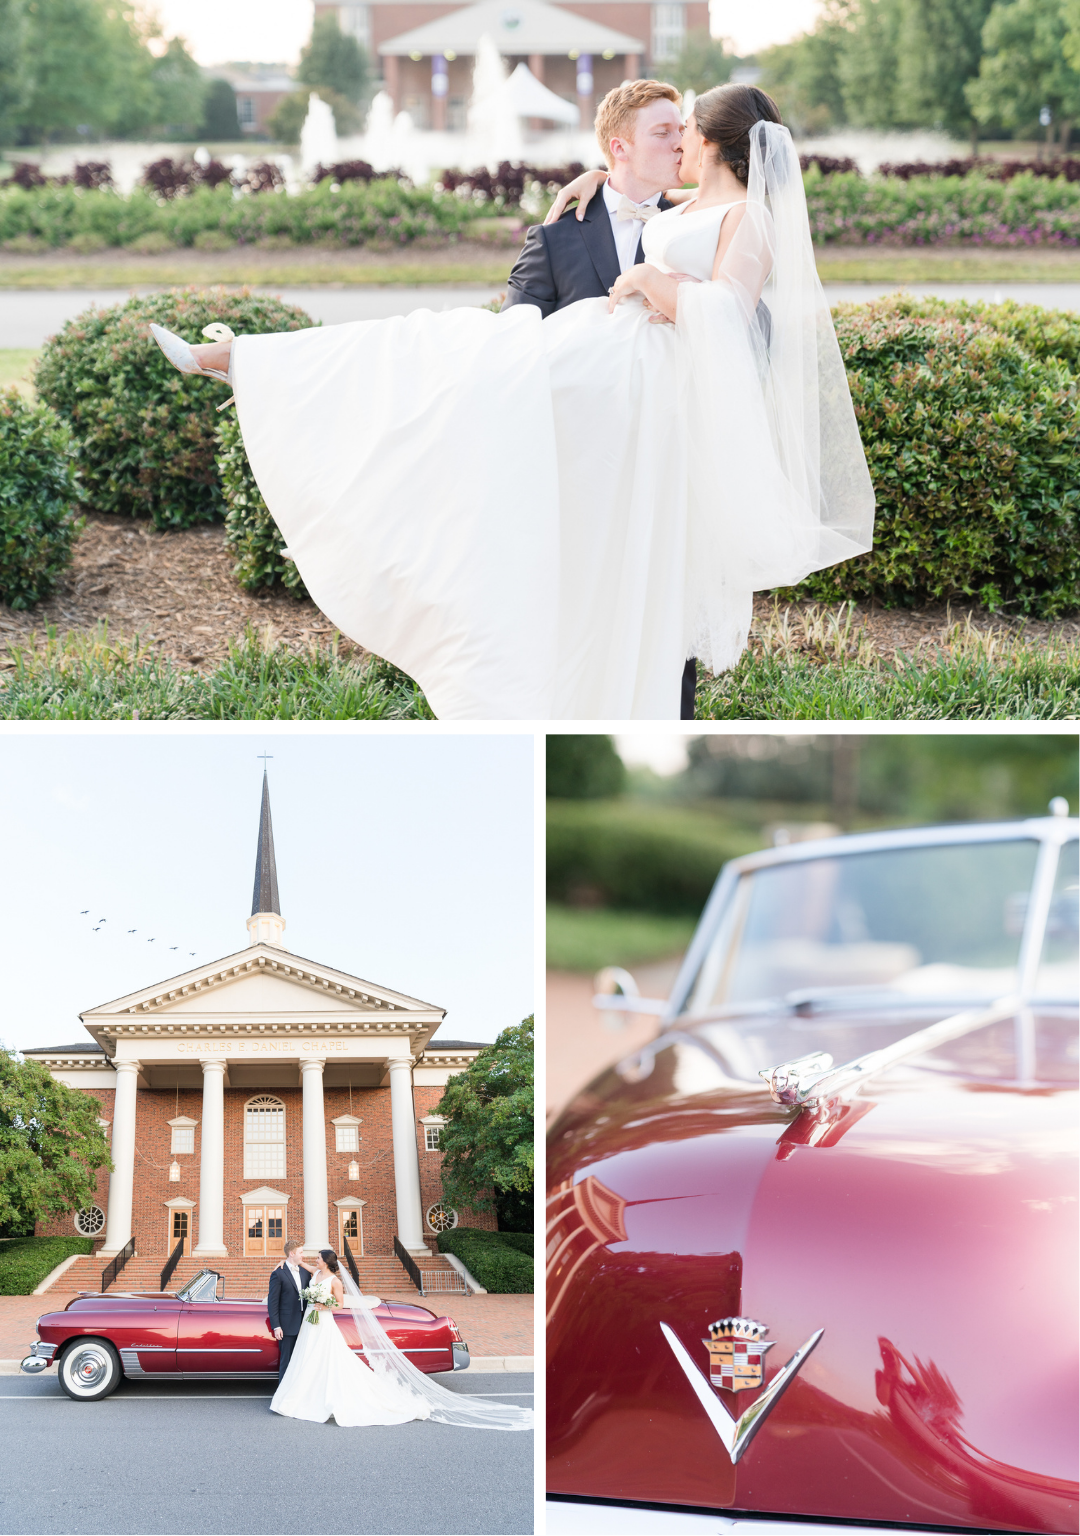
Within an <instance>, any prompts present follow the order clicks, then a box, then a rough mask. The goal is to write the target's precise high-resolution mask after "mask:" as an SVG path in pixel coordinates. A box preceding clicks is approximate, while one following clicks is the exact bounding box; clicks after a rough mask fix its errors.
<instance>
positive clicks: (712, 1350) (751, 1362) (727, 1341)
mask: <svg viewBox="0 0 1080 1536" xmlns="http://www.w3.org/2000/svg"><path fill="white" fill-rule="evenodd" d="M768 1331H769V1330H768V1328H767V1327H766V1326H765V1324H764V1323H755V1322H754V1320H753V1318H750V1317H722V1318H720V1320H719V1322H715V1323H710V1324H709V1337H708V1338H707V1339H702V1341H701V1342H702V1343H703V1344H704V1345H705V1347H706V1349H707V1350H708V1351H709V1380H710V1382H711V1383H712V1385H713V1386H714V1387H717V1388H719V1387H724V1388H725V1389H726V1390H727V1391H728V1392H745V1391H748V1390H749V1389H751V1388H753V1387H760V1386H761V1383H762V1382H763V1381H764V1380H765V1351H766V1350H768V1349H772V1347H773V1344H774V1342H775V1340H773V1339H766V1338H765V1334H767V1333H768Z"/></svg>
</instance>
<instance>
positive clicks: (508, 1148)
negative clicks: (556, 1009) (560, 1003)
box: [435, 1014, 533, 1211]
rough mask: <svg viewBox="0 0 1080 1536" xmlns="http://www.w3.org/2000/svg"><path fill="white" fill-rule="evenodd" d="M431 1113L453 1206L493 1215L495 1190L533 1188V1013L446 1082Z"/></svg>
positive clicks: (444, 1187) (448, 1192)
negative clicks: (438, 1120)
mask: <svg viewBox="0 0 1080 1536" xmlns="http://www.w3.org/2000/svg"><path fill="white" fill-rule="evenodd" d="M435 1113H436V1114H439V1115H445V1116H446V1125H445V1126H444V1127H443V1130H442V1135H441V1137H440V1146H441V1148H442V1150H443V1152H444V1157H443V1165H442V1184H443V1193H444V1195H445V1197H446V1199H447V1200H448V1201H449V1202H450V1204H451V1205H462V1206H470V1207H472V1209H473V1210H477V1211H482V1210H491V1209H494V1207H495V1202H496V1196H497V1193H498V1191H500V1190H520V1191H522V1192H526V1191H530V1190H531V1189H532V1186H533V1020H532V1015H531V1014H530V1016H529V1017H528V1018H527V1019H523V1020H522V1021H521V1023H520V1024H515V1025H513V1026H512V1027H511V1028H510V1029H504V1030H503V1032H502V1034H500V1036H499V1038H498V1039H497V1040H496V1041H495V1044H494V1045H490V1046H488V1048H487V1049H486V1050H484V1051H481V1052H480V1054H479V1056H478V1057H477V1058H476V1060H475V1061H474V1062H473V1063H472V1065H471V1066H470V1067H468V1068H467V1069H466V1070H465V1071H464V1072H459V1073H458V1074H457V1075H456V1076H454V1077H452V1078H451V1079H450V1081H449V1082H448V1083H447V1085H446V1091H445V1092H444V1094H443V1096H442V1098H441V1099H440V1100H439V1102H438V1104H436V1106H435Z"/></svg>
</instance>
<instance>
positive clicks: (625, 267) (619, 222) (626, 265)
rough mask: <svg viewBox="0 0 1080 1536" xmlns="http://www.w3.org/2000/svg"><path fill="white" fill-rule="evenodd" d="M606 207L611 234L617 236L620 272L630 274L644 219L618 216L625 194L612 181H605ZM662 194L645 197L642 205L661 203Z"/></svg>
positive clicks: (616, 243) (635, 258)
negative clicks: (618, 190)
mask: <svg viewBox="0 0 1080 1536" xmlns="http://www.w3.org/2000/svg"><path fill="white" fill-rule="evenodd" d="M602 191H603V194H604V205H605V207H606V208H607V211H608V217H609V218H610V219H611V233H612V234H613V235H614V236H615V251H616V254H617V255H618V258H619V271H620V272H628V271H629V270H630V268H631V267H632V266H634V265H635V264H636V262H637V248H638V243H639V241H640V240H641V231H642V230H643V229H644V228H645V220H644V219H620V218H619V217H618V216H617V215H618V212H619V204H620V203H621V202H622V200H623V194H622V193H621V192H616V190H615V188H614V187H613V186H612V185H611V182H610V181H605V182H604V185H603V188H602ZM660 197H661V194H660V193H659V192H657V193H655V194H654V195H653V196H652V197H643V198H642V199H641V205H640V206H644V205H645V204H646V203H652V204H654V205H655V204H656V203H658V202H659V201H660Z"/></svg>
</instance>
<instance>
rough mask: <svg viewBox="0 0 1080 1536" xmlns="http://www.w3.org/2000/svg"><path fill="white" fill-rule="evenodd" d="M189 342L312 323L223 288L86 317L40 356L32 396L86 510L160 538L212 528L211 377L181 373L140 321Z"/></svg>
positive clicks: (217, 504)
mask: <svg viewBox="0 0 1080 1536" xmlns="http://www.w3.org/2000/svg"><path fill="white" fill-rule="evenodd" d="M152 320H153V321H156V322H157V323H158V324H159V325H163V326H165V327H166V329H168V330H170V331H175V332H176V334H177V335H179V336H182V337H183V338H184V340H185V341H189V342H199V341H201V340H202V339H203V338H202V329H203V326H204V325H208V324H210V322H212V321H215V320H216V321H222V322H224V323H225V324H226V325H229V326H231V327H232V329H233V330H234V331H235V332H236V333H237V335H240V334H242V333H244V332H247V333H262V332H266V331H297V330H300V329H302V328H303V327H305V326H309V325H311V324H312V323H313V322H312V320H311V319H310V317H309V316H308V315H306V314H305V313H304V312H303V310H301V309H296V308H294V307H293V306H292V305H291V304H283V303H282V302H281V301H280V300H279V299H270V298H261V297H256V296H255V295H253V294H249V293H248V292H247V291H246V290H245V291H244V292H242V293H239V294H237V293H229V292H227V291H226V290H225V289H223V288H185V289H174V290H173V291H172V292H171V293H161V294H151V295H148V296H147V297H145V298H132V299H129V300H128V301H127V303H126V304H120V305H116V306H115V307H113V308H111V309H90V310H87V311H86V312H85V313H84V314H81V315H78V316H77V317H76V318H75V319H74V320H69V321H68V323H67V325H65V326H64V328H63V330H62V331H60V333H59V334H58V335H57V336H54V337H53V338H52V339H51V340H50V341H48V342H47V343H46V345H45V347H44V349H43V350H42V353H41V357H40V360H39V362H38V366H37V372H36V375H35V383H36V386H37V389H38V393H39V394H40V395H41V397H42V398H43V399H44V400H46V401H47V402H48V403H49V404H50V405H51V406H52V407H53V408H54V409H55V410H56V411H57V412H58V414H59V415H60V416H61V417H63V418H64V420H66V421H67V422H68V424H69V425H70V427H71V430H72V434H73V437H74V441H75V447H76V457H77V464H78V468H79V472H80V479H81V484H82V496H83V500H84V501H85V503H86V504H87V505H88V506H89V507H91V508H93V510H94V511H96V512H118V513H124V514H126V515H127V516H130V517H149V518H152V520H153V522H154V524H155V526H156V527H158V528H187V527H190V526H191V525H192V524H195V523H207V522H220V521H221V519H222V518H223V517H224V515H225V501H224V498H223V495H222V490H221V482H220V479H219V477H218V470H217V465H216V462H215V452H216V448H217V442H216V438H215V432H216V429H217V424H218V421H219V419H220V417H219V415H218V411H217V407H218V406H219V405H220V404H221V403H222V401H223V400H227V399H228V392H227V389H226V387H225V386H224V385H223V384H221V383H220V382H218V381H217V380H216V379H204V378H199V377H197V376H193V375H190V374H181V373H178V372H177V370H176V369H175V368H174V367H173V366H172V364H171V363H170V362H168V361H167V359H166V358H165V357H164V356H163V354H162V353H161V351H160V350H159V348H158V347H157V346H156V345H155V343H154V341H153V339H152V338H151V336H150V330H149V327H150V322H151V321H152Z"/></svg>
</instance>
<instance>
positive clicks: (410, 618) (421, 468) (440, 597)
mask: <svg viewBox="0 0 1080 1536" xmlns="http://www.w3.org/2000/svg"><path fill="white" fill-rule="evenodd" d="M763 114H764V115H763ZM687 147H688V152H687V153H684V155H683V164H682V171H681V175H682V179H683V181H684V182H687V183H693V184H695V185H696V186H697V195H696V197H695V198H694V199H693V201H691V202H689V203H683V204H680V205H679V206H677V207H672V208H668V209H666V210H665V211H663V212H661V213H659V214H657V215H656V216H655V217H653V218H651V219H650V220H649V221H648V223H647V224H646V225H645V230H644V235H643V237H642V244H643V248H644V254H645V262H644V263H643V264H642V265H640V266H635V267H633V268H632V269H630V271H628V272H624V273H623V274H622V276H621V277H620V278H619V280H618V282H617V283H616V284H615V285H614V288H613V290H612V294H611V297H610V299H604V298H588V299H582V300H580V301H579V302H577V303H574V304H570V305H568V306H566V307H565V308H563V309H560V310H558V311H557V312H556V313H555V314H553V315H550V316H549V318H547V319H546V320H542V318H541V311H540V309H538V308H537V307H536V306H535V305H534V304H531V303H519V304H516V305H514V306H513V307H512V308H510V309H509V310H507V311H506V312H504V313H503V314H499V315H494V314H490V313H488V312H486V311H483V310H478V309H467V308H462V309H457V310H450V311H447V312H444V313H441V314H433V313H432V312H430V311H428V310H420V311H417V312H415V313H413V314H411V315H409V316H407V317H404V318H400V317H399V318H393V319H388V320H379V321H368V322H360V323H356V324H352V325H336V326H330V327H327V328H326V329H313V330H307V331H296V332H291V333H287V334H280V335H268V336H241V337H237V338H236V339H235V340H234V341H232V342H224V343H216V344H214V345H211V346H208V347H201V346H199V347H195V348H191V347H189V346H188V345H187V343H186V342H185V341H183V340H181V339H180V338H178V337H173V336H171V335H170V334H169V333H168V332H166V331H163V330H161V328H160V327H153V331H154V335H155V337H156V339H157V340H158V342H159V344H160V345H161V347H162V349H163V350H164V351H165V353H166V355H167V356H168V357H169V358H170V359H171V360H172V361H173V362H174V363H175V364H176V366H177V367H178V368H180V369H181V370H182V371H187V372H203V371H207V372H216V374H217V376H218V377H220V378H222V379H228V381H229V382H230V383H231V384H232V386H233V388H234V390H235V393H236V403H237V410H238V413H239V419H240V425H241V429H242V431H243V437H244V446H245V448H246V450H247V454H248V458H249V460H250V463H251V467H252V469H253V471H254V474H255V478H256V480H257V482H258V484H259V488H260V490H261V492H262V494H263V496H264V498H265V500H266V503H267V506H268V507H269V509H270V512H271V513H272V515H273V517H274V519H275V521H276V522H277V524H278V526H279V528H280V529H281V531H282V533H283V534H284V535H285V538H286V540H287V542H288V545H289V551H290V553H291V555H292V558H293V559H294V560H295V562H296V564H297V567H298V568H299V570H300V573H301V575H302V576H303V578H304V581H305V582H306V584H307V587H308V590H309V591H310V593H311V595H312V597H313V598H314V600H315V601H316V602H317V603H318V605H319V606H320V608H322V610H323V611H324V612H325V613H326V614H327V616H328V617H329V618H330V619H331V620H332V622H333V623H334V624H336V625H337V626H338V628H339V629H341V630H342V631H343V632H344V633H345V634H348V635H350V636H351V637H352V638H353V639H355V640H357V641H358V642H359V643H360V644H362V645H364V646H366V647H367V648H368V649H369V650H371V651H373V652H375V653H376V654H377V655H380V656H384V657H386V658H387V659H388V660H390V661H392V662H394V663H395V664H396V665H397V666H399V667H401V668H402V669H403V670H404V671H405V672H407V673H408V674H409V675H410V676H412V677H414V678H415V679H416V680H417V682H419V683H420V684H421V686H422V687H423V689H424V691H425V692H426V694H427V697H428V699H429V701H430V703H431V706H432V709H433V710H434V712H435V714H436V715H437V716H438V717H439V718H441V719H455V720H463V719H499V718H509V719H546V718H552V719H619V718H624V719H625V718H635V719H657V718H660V719H663V718H672V719H677V718H678V717H679V713H680V708H679V706H680V691H681V680H682V672H683V666H684V662H685V660H686V658H687V657H689V656H697V657H698V658H700V659H701V661H702V662H703V663H704V664H705V665H706V666H707V667H708V668H710V669H711V670H712V671H713V672H719V671H723V670H725V669H726V668H729V667H731V666H733V665H734V663H735V662H736V660H737V659H738V657H739V655H740V653H741V652H742V650H743V647H744V646H745V643H746V637H747V632H748V629H749V624H750V618H751V612H752V597H753V593H754V592H755V591H760V590H763V589H768V588H771V587H776V586H786V585H790V584H793V583H795V582H798V581H800V580H802V578H803V577H804V576H806V575H808V574H809V573H810V572H811V571H814V570H819V569H821V568H822V567H824V566H828V565H833V564H835V563H836V562H838V561H841V560H846V559H849V558H851V557H852V556H854V555H858V554H861V553H863V552H865V551H866V550H867V549H869V547H870V542H871V531H872V524H873V508H874V495H873V489H872V486H871V483H870V477H869V473H868V471H867V467H866V461H865V457H864V455H863V450H862V444H861V442H860V439H859V432H858V427H857V425H856V422H855V414H854V410H853V408H852V403H851V397H850V394H849V391H848V386H847V378H846V375H845V371H844V364H843V360H842V359H841V356H840V350H839V347H838V345H837V341H836V335H835V332H834V330H833V326H832V319H831V316H830V313H829V308H828V304H827V302H826V299H825V295H824V292H823V290H822V287H821V284H820V282H819V281H818V277H817V271H816V268H815V264H814V253H813V245H812V242H811V238H810V226H809V222H808V219H807V212H806V198H805V194H804V192H803V184H802V175H801V172H800V168H799V160H798V156H797V155H796V153H795V149H794V146H793V144H792V141H791V135H790V134H789V132H788V130H787V129H786V128H785V127H783V126H782V125H781V123H780V116H779V112H778V111H777V110H776V107H775V104H774V103H773V102H772V101H771V100H770V99H769V98H768V97H767V96H765V95H764V93H763V92H761V91H757V90H751V89H750V88H749V87H746V86H742V85H725V86H719V87H717V88H716V89H715V90H712V91H708V92H706V93H705V95H703V96H702V97H700V98H699V99H698V101H697V102H696V103H695V106H694V110H693V113H692V114H691V121H690V123H689V124H688V125H687ZM605 153H607V147H606V146H605ZM568 217H572V215H568ZM762 300H763V301H764V306H763V308H761V309H760V310H759V303H760V301H762ZM664 321H671V322H673V323H672V324H665V323H654V322H664Z"/></svg>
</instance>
